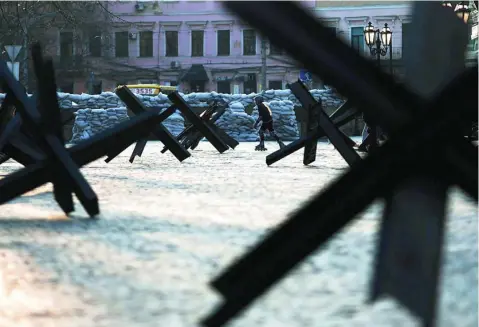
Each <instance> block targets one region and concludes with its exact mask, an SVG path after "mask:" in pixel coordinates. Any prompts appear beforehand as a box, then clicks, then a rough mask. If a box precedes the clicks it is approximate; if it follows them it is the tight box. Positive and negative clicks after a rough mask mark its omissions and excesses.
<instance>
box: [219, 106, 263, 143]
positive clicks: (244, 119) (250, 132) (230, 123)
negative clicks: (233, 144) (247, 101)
mask: <svg viewBox="0 0 479 327" xmlns="http://www.w3.org/2000/svg"><path fill="white" fill-rule="evenodd" d="M253 124H254V118H253V117H252V116H249V115H248V114H246V112H245V111H244V105H243V104H242V103H241V102H239V101H236V102H232V103H230V104H229V106H228V108H227V109H226V112H225V113H224V114H223V116H221V118H220V119H218V120H217V121H216V125H217V126H218V127H220V128H222V129H223V130H224V131H225V132H226V133H228V135H230V136H231V137H233V138H234V139H235V140H237V141H241V142H248V141H255V140H256V132H255V130H254V129H253Z"/></svg>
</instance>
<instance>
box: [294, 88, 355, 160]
mask: <svg viewBox="0 0 479 327" xmlns="http://www.w3.org/2000/svg"><path fill="white" fill-rule="evenodd" d="M289 88H290V89H291V92H293V94H294V95H295V96H296V98H298V100H299V101H300V102H301V104H302V105H303V107H304V108H309V111H310V114H309V117H310V119H309V120H310V121H309V122H308V124H312V123H313V121H314V120H316V122H317V127H316V128H321V129H322V130H323V131H324V133H325V134H326V136H327V137H328V138H329V139H330V141H331V143H332V144H333V145H334V147H335V148H336V150H338V152H339V153H340V154H341V156H342V157H343V158H344V160H346V162H347V163H348V164H349V165H350V166H353V165H354V164H356V163H357V162H358V161H359V160H361V157H360V156H359V155H358V154H357V153H356V151H354V149H353V148H352V147H350V146H349V144H348V143H347V142H346V140H345V138H344V134H343V133H342V132H341V131H339V129H338V128H337V127H336V126H334V124H333V122H332V121H331V119H329V117H328V116H327V115H326V114H325V113H324V111H323V108H322V106H321V102H317V101H316V100H315V99H314V97H313V96H312V95H311V93H310V92H309V90H308V89H307V88H306V86H305V85H304V84H303V83H302V82H296V83H293V84H291V85H290V86H289ZM316 115H317V116H319V117H317V118H316V117H315V116H316ZM313 126H314V125H313ZM312 128H314V127H311V126H310V129H312ZM311 133H312V132H309V133H308V134H311ZM314 145H315V146H316V145H317V142H314ZM315 152H316V151H315ZM307 155H309V153H308V152H307V146H305V156H304V161H303V163H304V164H305V165H306V164H308V163H309V162H308V161H307V160H308V159H309V157H308V156H307Z"/></svg>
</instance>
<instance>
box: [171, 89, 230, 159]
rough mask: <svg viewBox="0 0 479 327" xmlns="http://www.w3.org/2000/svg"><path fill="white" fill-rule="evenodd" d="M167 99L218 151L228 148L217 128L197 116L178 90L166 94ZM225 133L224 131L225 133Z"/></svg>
mask: <svg viewBox="0 0 479 327" xmlns="http://www.w3.org/2000/svg"><path fill="white" fill-rule="evenodd" d="M168 99H170V101H171V102H173V104H174V105H175V106H176V107H177V108H178V109H179V110H180V111H181V113H182V114H183V116H184V117H185V118H186V119H187V120H188V121H189V122H190V123H191V124H192V125H193V126H194V128H195V129H196V130H197V131H198V132H199V133H201V135H202V136H204V137H205V138H206V139H207V140H208V142H210V143H211V144H212V145H213V146H214V147H215V148H216V150H217V151H218V152H219V153H223V152H225V151H226V150H228V149H229V147H228V145H227V144H226V143H225V140H223V139H222V138H221V137H220V136H219V135H218V134H217V131H218V130H219V128H216V126H214V125H211V124H207V123H206V122H205V121H203V120H202V119H201V118H200V117H198V116H197V115H196V114H195V113H194V112H193V110H191V108H190V106H189V105H188V104H187V103H186V102H185V100H184V99H183V98H182V97H181V95H180V94H179V93H178V91H175V92H173V93H170V94H168ZM225 134H226V133H225Z"/></svg>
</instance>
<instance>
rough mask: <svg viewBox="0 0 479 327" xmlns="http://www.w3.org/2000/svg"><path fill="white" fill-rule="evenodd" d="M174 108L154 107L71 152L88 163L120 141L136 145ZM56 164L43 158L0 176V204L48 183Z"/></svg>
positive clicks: (80, 163) (78, 159)
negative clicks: (137, 141)
mask: <svg viewBox="0 0 479 327" xmlns="http://www.w3.org/2000/svg"><path fill="white" fill-rule="evenodd" d="M174 111H175V108H168V109H167V110H165V111H164V112H162V113H161V114H159V112H160V110H150V111H148V112H145V113H143V114H141V115H138V116H136V117H133V118H131V119H130V120H128V121H125V122H122V123H119V124H118V125H116V126H115V127H114V128H110V129H108V130H105V131H103V132H101V133H98V134H96V135H94V136H93V137H91V138H89V139H87V140H85V141H84V142H81V143H79V144H77V145H75V146H73V147H71V148H68V149H67V152H68V153H69V154H70V156H71V158H72V160H73V161H74V162H75V163H76V165H78V166H83V165H86V164H88V163H90V162H92V161H94V160H97V159H98V158H101V157H102V156H104V155H106V154H107V153H108V150H109V149H111V148H112V147H114V146H115V145H116V144H118V143H120V144H132V143H133V142H135V141H136V140H138V139H141V138H142V137H146V136H147V135H148V133H149V130H150V129H151V128H153V126H155V125H157V124H158V123H161V122H162V121H164V120H165V119H166V118H168V116H170V115H171V114H172V113H174ZM52 164H53V162H52V161H51V160H44V161H40V162H37V163H35V164H33V165H29V166H27V167H25V168H22V169H20V170H18V171H15V172H13V173H12V174H10V175H8V176H6V177H5V178H3V179H0V204H3V203H5V202H8V201H10V200H12V199H14V198H15V197H17V196H20V195H22V194H24V193H26V192H28V191H31V190H33V189H35V188H37V187H39V186H41V185H43V184H45V183H48V182H49V181H50V180H51V174H52V173H53V170H52V169H51V166H52Z"/></svg>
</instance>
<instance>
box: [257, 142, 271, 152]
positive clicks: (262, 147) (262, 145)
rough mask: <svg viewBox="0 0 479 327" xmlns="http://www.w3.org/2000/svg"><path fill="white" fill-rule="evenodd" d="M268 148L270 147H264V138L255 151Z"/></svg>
mask: <svg viewBox="0 0 479 327" xmlns="http://www.w3.org/2000/svg"><path fill="white" fill-rule="evenodd" d="M266 150H268V149H266V148H265V147H264V140H261V141H259V144H258V145H257V146H256V147H255V151H266Z"/></svg>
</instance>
